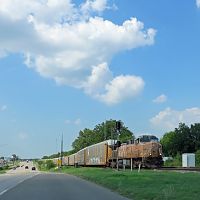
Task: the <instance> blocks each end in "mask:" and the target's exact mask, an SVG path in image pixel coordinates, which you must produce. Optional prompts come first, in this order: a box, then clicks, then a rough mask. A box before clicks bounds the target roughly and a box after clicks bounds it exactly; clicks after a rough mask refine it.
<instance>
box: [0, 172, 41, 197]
mask: <svg viewBox="0 0 200 200" xmlns="http://www.w3.org/2000/svg"><path fill="white" fill-rule="evenodd" d="M37 175H39V173H38V174H34V175H32V176H30V177H28V178H26V179H24V180H21V181H19V182H17V183H16V184H15V185H13V186H11V187H8V188H6V189H5V190H3V191H2V192H0V196H1V195H3V194H4V193H6V192H8V191H9V190H10V189H12V188H15V187H17V186H18V185H19V184H21V183H23V182H24V181H26V180H28V179H31V178H33V177H35V176H37Z"/></svg>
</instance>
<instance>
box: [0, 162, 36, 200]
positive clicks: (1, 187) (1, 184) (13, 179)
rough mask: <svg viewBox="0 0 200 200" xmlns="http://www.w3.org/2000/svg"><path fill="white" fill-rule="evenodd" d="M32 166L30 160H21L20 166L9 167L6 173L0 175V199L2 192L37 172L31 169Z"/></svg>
mask: <svg viewBox="0 0 200 200" xmlns="http://www.w3.org/2000/svg"><path fill="white" fill-rule="evenodd" d="M21 166H22V167H21ZM25 166H28V169H25ZM32 166H33V163H32V162H29V163H26V162H22V163H20V167H18V168H16V169H11V170H9V171H8V172H7V173H6V174H2V175H0V199H1V195H2V194H4V193H6V192H7V191H9V190H10V189H11V188H13V187H15V186H17V185H18V184H19V183H22V182H23V181H25V180H27V179H29V178H32V177H34V176H35V175H37V174H38V173H39V172H37V171H32V169H31V168H32Z"/></svg>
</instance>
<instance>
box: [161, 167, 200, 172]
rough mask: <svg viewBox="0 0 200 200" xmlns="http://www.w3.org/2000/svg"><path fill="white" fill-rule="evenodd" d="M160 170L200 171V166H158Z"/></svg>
mask: <svg viewBox="0 0 200 200" xmlns="http://www.w3.org/2000/svg"><path fill="white" fill-rule="evenodd" d="M158 170H162V171H164V170H166V171H191V172H200V168H197V167H161V168H158Z"/></svg>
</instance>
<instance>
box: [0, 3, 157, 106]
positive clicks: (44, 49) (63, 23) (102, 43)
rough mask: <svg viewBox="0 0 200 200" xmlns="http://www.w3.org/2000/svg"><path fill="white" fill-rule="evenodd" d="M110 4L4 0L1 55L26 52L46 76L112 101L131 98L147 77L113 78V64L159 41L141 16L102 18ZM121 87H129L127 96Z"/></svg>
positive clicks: (0, 24)
mask: <svg viewBox="0 0 200 200" xmlns="http://www.w3.org/2000/svg"><path fill="white" fill-rule="evenodd" d="M107 8H109V4H108V1H107V0H87V1H85V2H83V3H82V4H81V5H76V4H75V3H73V1H71V0H59V1H57V0H26V1H21V0H1V3H0V27H1V31H0V44H1V46H0V56H1V57H3V56H5V55H8V54H9V53H21V54H23V55H24V58H25V60H24V63H25V64H26V65H27V66H28V67H30V68H32V69H33V70H35V71H37V72H38V73H39V74H40V75H41V76H43V77H45V78H49V79H52V80H54V81H55V82H56V83H57V84H62V85H67V86H71V87H75V88H78V89H81V90H83V91H84V92H85V93H86V94H88V95H90V96H92V97H93V98H96V99H98V100H100V101H102V102H105V103H108V104H112V103H119V102H120V101H122V100H125V99H126V98H132V97H134V96H136V95H137V94H139V92H140V91H141V90H142V89H143V86H144V81H143V80H142V78H141V77H137V76H135V75H119V76H117V77H114V76H113V73H112V72H111V70H110V68H109V65H110V63H111V60H112V58H113V57H114V56H115V55H116V54H118V53H119V52H121V51H125V50H131V49H134V48H138V47H142V46H146V45H152V44H154V38H155V35H156V30H155V29H152V28H149V29H146V30H145V28H144V24H143V23H142V22H141V21H139V20H137V19H136V18H130V19H128V20H125V21H124V22H123V23H122V24H115V23H113V22H112V21H109V20H105V19H104V18H103V17H99V16H98V13H99V12H103V11H104V10H105V9H107ZM83 10H87V13H86V14H85V13H84V12H83ZM90 13H91V14H90ZM94 13H96V15H94ZM115 84H117V85H118V86H115ZM129 84H130V85H129ZM119 86H120V87H121V88H124V87H125V86H127V87H126V89H127V90H126V92H125V94H124V95H123V97H120V95H119V93H120V91H118V90H122V89H120V87H119ZM137 87H138V88H137ZM111 95H114V96H113V97H111ZM97 97H98V98H97Z"/></svg>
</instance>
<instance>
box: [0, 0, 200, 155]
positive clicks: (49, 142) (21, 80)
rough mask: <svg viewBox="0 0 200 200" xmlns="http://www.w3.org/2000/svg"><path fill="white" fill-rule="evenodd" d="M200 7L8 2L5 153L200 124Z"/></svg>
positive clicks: (2, 42) (0, 117)
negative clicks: (101, 127) (121, 129)
mask: <svg viewBox="0 0 200 200" xmlns="http://www.w3.org/2000/svg"><path fill="white" fill-rule="evenodd" d="M199 37H200V1H199V0H190V1H179V0H167V1H163V0H158V1H156V2H155V1H153V0H148V1H147V0H123V1H122V0H85V1H81V0H59V1H57V0H0V156H11V155H12V154H13V153H15V154H17V155H19V157H21V158H36V157H37V158H38V157H42V156H44V155H50V154H53V153H55V152H58V151H59V149H60V140H61V135H62V134H63V135H64V150H65V151H67V150H70V149H71V144H72V142H73V141H74V139H75V138H76V137H77V136H78V133H79V131H80V130H82V129H84V128H90V129H93V128H94V127H95V125H97V124H99V123H102V122H103V121H105V120H109V119H116V120H121V121H123V122H124V125H125V126H126V127H128V128H129V129H130V130H131V131H132V132H133V133H134V135H135V136H136V137H137V136H139V135H142V134H153V135H156V136H157V137H159V138H161V137H162V136H163V134H164V133H166V132H168V131H172V130H174V128H176V127H178V124H179V123H180V122H182V123H186V124H187V125H190V124H193V123H200V92H199V91H200V89H199V88H200V78H199V75H200V59H199V56H200V39H199Z"/></svg>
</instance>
